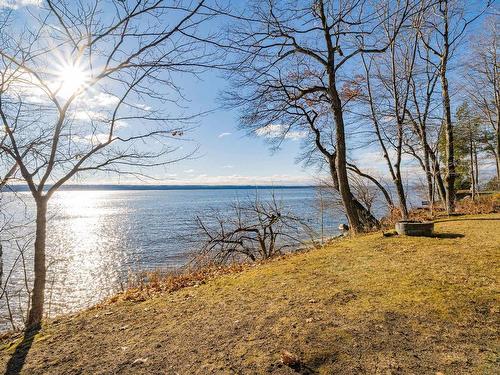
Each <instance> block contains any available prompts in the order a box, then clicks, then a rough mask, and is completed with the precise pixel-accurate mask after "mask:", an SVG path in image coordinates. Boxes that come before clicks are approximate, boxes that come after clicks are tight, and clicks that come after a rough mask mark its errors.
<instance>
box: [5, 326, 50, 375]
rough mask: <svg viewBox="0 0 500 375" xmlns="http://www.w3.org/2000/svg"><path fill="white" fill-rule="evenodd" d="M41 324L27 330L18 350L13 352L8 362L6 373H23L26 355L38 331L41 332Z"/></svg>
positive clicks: (12, 374) (17, 347)
mask: <svg viewBox="0 0 500 375" xmlns="http://www.w3.org/2000/svg"><path fill="white" fill-rule="evenodd" d="M40 329H41V326H40V325H37V326H35V327H33V328H30V329H29V330H26V332H25V333H24V336H23V340H22V341H21V342H20V343H19V344H18V345H17V346H16V350H15V351H14V353H13V354H12V356H11V357H10V359H9V362H8V363H7V368H6V370H5V375H17V374H20V373H21V370H22V369H23V367H24V363H25V362H26V357H27V356H28V353H29V351H30V349H31V345H32V344H33V340H34V339H35V337H36V335H37V333H38V332H40Z"/></svg>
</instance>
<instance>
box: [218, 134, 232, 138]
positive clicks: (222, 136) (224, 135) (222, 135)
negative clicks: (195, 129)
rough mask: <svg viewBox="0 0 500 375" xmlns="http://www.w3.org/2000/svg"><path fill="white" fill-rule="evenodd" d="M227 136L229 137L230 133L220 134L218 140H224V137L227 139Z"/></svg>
mask: <svg viewBox="0 0 500 375" xmlns="http://www.w3.org/2000/svg"><path fill="white" fill-rule="evenodd" d="M228 135H231V133H220V134H219V135H218V137H219V138H224V137H227V136H228Z"/></svg>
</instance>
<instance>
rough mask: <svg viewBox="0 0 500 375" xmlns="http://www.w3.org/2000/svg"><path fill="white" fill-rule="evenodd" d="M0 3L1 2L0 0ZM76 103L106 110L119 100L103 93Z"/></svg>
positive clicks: (80, 99) (82, 98)
mask: <svg viewBox="0 0 500 375" xmlns="http://www.w3.org/2000/svg"><path fill="white" fill-rule="evenodd" d="M0 1H1V0H0ZM78 102H79V103H80V104H84V105H86V106H88V107H90V108H96V107H97V108H106V107H112V106H114V105H116V104H117V103H118V102H119V99H118V98H117V97H116V96H114V95H110V94H106V93H104V92H100V93H98V94H97V95H94V96H91V97H89V96H87V95H82V96H80V97H79V98H78Z"/></svg>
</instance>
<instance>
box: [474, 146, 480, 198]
mask: <svg viewBox="0 0 500 375" xmlns="http://www.w3.org/2000/svg"><path fill="white" fill-rule="evenodd" d="M474 171H475V172H476V176H475V177H476V192H478V191H479V164H478V162H477V147H476V144H474Z"/></svg>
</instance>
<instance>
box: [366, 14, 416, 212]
mask: <svg viewBox="0 0 500 375" xmlns="http://www.w3.org/2000/svg"><path fill="white" fill-rule="evenodd" d="M422 8H423V9H424V10H425V6H423V7H422ZM423 15H424V12H420V13H418V14H417V15H416V16H414V19H415V20H414V23H415V22H420V21H419V20H420V19H421V18H422V17H423ZM417 46H418V34H417V32H416V31H415V30H412V29H409V31H408V32H406V31H403V32H400V33H399V35H398V37H397V38H396V39H395V40H394V41H393V43H391V45H390V46H389V48H388V49H387V51H386V53H384V54H379V55H372V56H369V57H368V58H365V57H364V56H363V65H364V68H365V81H366V95H365V101H366V102H367V106H368V118H369V120H370V122H371V123H372V124H373V131H374V133H375V136H376V139H377V141H378V144H379V146H380V149H381V150H382V155H383V157H384V159H385V160H386V162H387V168H388V170H389V173H390V176H391V178H392V181H393V183H394V187H395V190H396V192H397V196H398V199H399V209H400V211H401V215H402V218H403V220H406V219H407V218H408V205H407V202H406V195H405V189H404V185H403V179H402V175H401V163H402V157H403V145H404V138H405V125H406V122H407V121H406V116H407V113H408V108H409V104H410V93H411V90H410V87H411V79H412V77H413V74H414V68H415V60H416V56H417ZM389 150H393V151H394V159H395V160H393V158H392V157H391V154H390V152H389Z"/></svg>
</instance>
